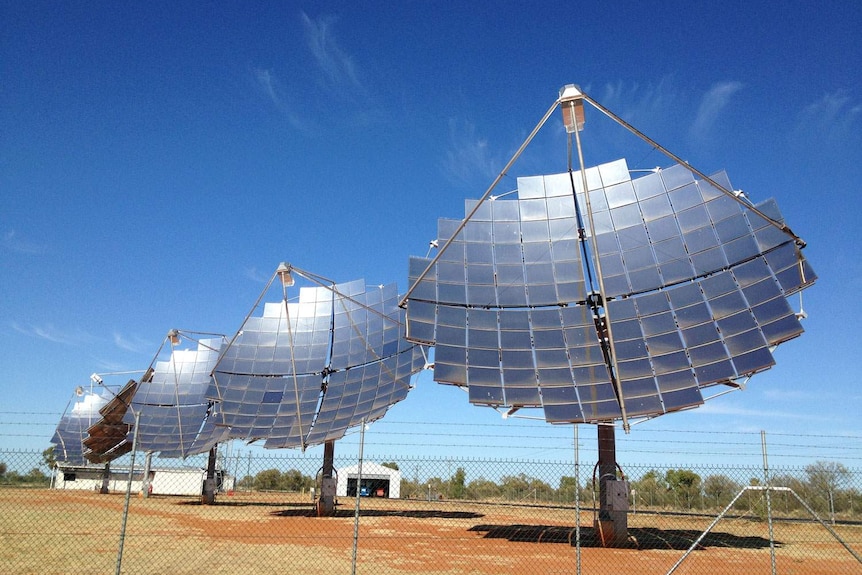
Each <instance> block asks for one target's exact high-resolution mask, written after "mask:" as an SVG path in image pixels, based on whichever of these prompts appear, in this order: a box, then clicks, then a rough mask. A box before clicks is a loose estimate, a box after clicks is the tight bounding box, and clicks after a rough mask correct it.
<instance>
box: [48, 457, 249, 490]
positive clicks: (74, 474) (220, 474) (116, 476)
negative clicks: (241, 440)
mask: <svg viewBox="0 0 862 575" xmlns="http://www.w3.org/2000/svg"><path fill="white" fill-rule="evenodd" d="M143 475H144V473H143V469H136V470H135V473H134V474H133V476H132V492H139V491H141V489H142V488H143V487H142V484H143V481H142V480H143ZM128 478H129V470H128V468H125V469H122V468H117V469H114V468H111V469H110V471H109V476H108V490H109V491H112V492H122V491H125V490H126V483H127V482H128ZM205 479H206V470H205V469H201V468H199V467H173V468H154V469H150V486H151V490H150V493H152V494H154V495H200V494H201V492H202V491H203V483H204V480H205ZM103 482H104V467H95V466H71V465H68V466H67V465H63V464H60V465H59V466H58V467H57V471H56V476H55V479H54V488H55V489H78V490H81V489H83V490H87V491H98V490H99V489H100V488H101V486H102V484H103ZM216 484H217V485H219V488H220V491H232V490H233V489H234V478H233V476H229V475H227V474H226V473H225V472H224V471H221V470H217V471H216Z"/></svg>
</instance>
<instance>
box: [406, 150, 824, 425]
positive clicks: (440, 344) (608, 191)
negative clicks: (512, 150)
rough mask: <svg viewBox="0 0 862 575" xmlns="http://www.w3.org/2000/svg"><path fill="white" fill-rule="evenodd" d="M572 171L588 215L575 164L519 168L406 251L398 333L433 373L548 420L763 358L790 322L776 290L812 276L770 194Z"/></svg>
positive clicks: (719, 377) (635, 409)
mask: <svg viewBox="0 0 862 575" xmlns="http://www.w3.org/2000/svg"><path fill="white" fill-rule="evenodd" d="M585 176H586V178H585V179H586V182H587V188H588V191H589V206H590V207H591V213H592V218H591V220H590V219H589V218H586V216H584V215H583V214H587V202H586V197H585V194H584V190H583V184H582V183H581V182H582V181H583V178H582V174H581V172H580V171H575V172H573V173H569V172H565V173H561V174H552V175H545V176H535V177H525V178H519V179H518V184H517V188H518V189H517V192H518V194H517V199H502V198H497V199H493V198H492V200H490V201H485V202H482V203H481V204H479V205H478V206H477V202H475V201H468V202H467V205H466V213H467V214H471V213H472V217H470V218H469V219H468V220H466V221H465V222H463V227H462V228H461V229H460V231H458V230H459V226H460V225H462V221H460V220H448V219H440V220H439V223H438V238H437V241H438V244H439V245H440V246H445V248H446V249H445V250H441V252H440V253H439V254H438V258H437V261H436V263H434V262H433V260H431V259H429V258H420V257H414V258H411V260H410V285H411V291H410V292H408V297H407V299H406V308H407V328H408V330H407V337H408V339H409V340H411V341H415V342H421V343H424V344H429V345H434V346H435V353H434V379H435V380H436V381H438V382H441V383H447V384H452V385H457V386H461V387H465V388H467V389H468V390H469V398H470V401H471V402H472V403H474V404H480V405H487V406H492V407H495V408H499V409H501V410H505V409H508V410H509V411H510V412H513V411H516V410H518V409H521V408H540V409H541V410H543V415H544V417H545V419H546V420H547V421H549V422H553V423H580V422H599V421H612V420H615V419H618V418H621V417H623V418H624V415H623V414H624V412H623V408H624V409H625V411H626V412H627V413H628V416H630V417H652V416H656V415H661V414H664V413H668V412H672V411H676V410H680V409H684V408H688V407H693V406H697V405H699V404H701V403H702V402H703V395H702V390H703V389H704V388H707V387H709V386H714V385H719V384H727V385H736V382H738V381H740V380H741V379H743V378H746V377H748V376H750V375H752V374H754V373H756V372H759V371H762V370H765V369H768V368H769V367H770V366H772V365H773V364H774V363H775V361H774V359H773V356H772V349H773V347H774V346H776V345H777V344H780V343H782V342H784V341H787V340H789V339H791V338H794V337H796V336H798V335H799V334H801V333H802V326H801V325H800V323H799V319H798V318H797V315H796V314H795V313H794V310H793V309H791V307H790V305H789V303H788V301H787V298H788V296H790V295H792V294H794V293H796V292H798V291H799V290H801V289H803V288H805V287H807V286H808V285H810V284H812V283H813V282H814V280H815V275H814V272H813V270H812V269H811V268H810V267H809V265H808V263H807V262H806V260H805V259H804V257H803V256H802V253H801V251H800V247H799V245H798V244H797V242H796V241H795V240H794V238H793V237H792V236H790V235H788V234H785V233H784V232H783V231H782V230H781V229H779V228H778V227H776V226H775V225H774V224H775V222H782V217H781V214H780V213H779V211H778V207H777V206H776V204H775V203H774V202H773V201H771V200H769V201H766V202H764V203H762V204H760V205H758V206H756V209H754V210H752V209H750V208H748V207H747V206H750V204H747V203H746V201H745V200H743V201H742V202H740V201H738V200H737V199H735V198H734V197H731V196H729V195H728V194H727V193H725V192H724V191H722V190H720V189H718V188H716V187H715V186H713V185H712V184H711V183H709V182H708V181H706V180H703V179H696V178H695V176H694V175H693V174H692V172H691V171H690V170H689V169H688V168H686V167H685V166H683V165H680V164H675V165H673V166H671V167H669V168H667V169H664V170H659V171H657V172H655V173H651V174H649V175H646V176H643V177H639V178H636V179H632V178H631V176H630V172H629V169H628V167H627V164H626V162H625V161H624V160H618V161H615V162H611V163H607V164H603V165H600V166H597V167H592V168H588V169H587V170H586V174H585ZM711 179H712V180H713V181H715V182H716V183H718V184H719V185H721V186H722V187H724V188H726V189H727V190H732V189H733V188H732V187H731V186H730V182H729V181H728V179H727V176H726V175H725V174H724V173H719V174H716V175H714V176H711ZM573 190H574V192H575V193H574V194H573ZM573 196H574V197H576V198H577V202H578V210H577V211H576V207H575V202H574V201H573ZM474 209H475V212H474ZM760 214H763V215H766V216H767V217H768V218H771V219H772V220H774V221H773V222H770V221H769V220H767V219H765V218H764V217H761V215H760ZM590 221H592V222H593V226H594V228H595V229H592V228H591V226H590V223H589V222H590ZM581 229H582V230H583V235H582V238H581V239H583V240H584V241H583V242H582V241H581V239H579V235H580V234H579V230H581ZM456 231H458V233H457V234H456V235H455V232H456ZM453 235H454V237H453ZM449 240H451V241H449ZM447 242H448V244H447ZM594 252H597V253H594ZM596 257H597V258H598V261H595V258H596ZM585 263H586V264H588V265H585ZM432 264H433V265H432ZM429 266H430V267H429ZM597 269H600V270H601V277H600V278H599V277H589V275H590V274H592V273H595V272H594V271H591V270H597ZM426 270H427V273H425V272H426ZM420 278H421V279H420ZM417 280H418V281H417ZM599 281H601V284H602V285H603V293H604V297H603V298H602V297H601V296H600V295H599V293H598V291H597V290H596V289H595V288H590V286H591V285H593V286H595V285H597V283H598V282H599ZM609 343H610V345H608V344H609Z"/></svg>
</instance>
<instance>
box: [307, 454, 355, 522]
mask: <svg viewBox="0 0 862 575" xmlns="http://www.w3.org/2000/svg"><path fill="white" fill-rule="evenodd" d="M334 470H335V442H334V441H327V442H326V443H324V444H323V467H322V468H321V474H320V475H321V480H320V483H321V485H320V497H319V498H318V500H317V516H318V517H326V516H329V515H332V514H334V513H335V488H336V479H335V477H334ZM357 489H359V487H358V486H357Z"/></svg>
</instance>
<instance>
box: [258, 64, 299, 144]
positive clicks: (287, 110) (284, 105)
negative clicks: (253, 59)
mask: <svg viewBox="0 0 862 575" xmlns="http://www.w3.org/2000/svg"><path fill="white" fill-rule="evenodd" d="M252 72H253V74H254V82H255V85H256V87H257V90H258V92H259V93H260V94H261V95H262V96H263V98H264V99H266V101H267V102H268V103H269V104H271V105H272V106H273V107H275V109H276V110H278V111H279V112H280V113H281V114H283V115H284V117H285V118H287V121H288V122H289V123H290V125H291V126H293V127H294V128H296V129H297V130H301V131H304V132H308V131H310V126H309V122H308V121H307V120H305V119H303V117H304V116H303V115H302V114H300V113H298V112H297V110H296V109H295V108H296V106H295V105H293V103H292V101H293V100H292V99H291V98H290V97H289V94H288V90H287V87H286V86H285V85H284V84H283V83H282V82H281V80H280V78H279V77H278V76H277V75H276V73H275V72H274V71H273V70H270V69H268V68H255V69H254V70H253V71H252Z"/></svg>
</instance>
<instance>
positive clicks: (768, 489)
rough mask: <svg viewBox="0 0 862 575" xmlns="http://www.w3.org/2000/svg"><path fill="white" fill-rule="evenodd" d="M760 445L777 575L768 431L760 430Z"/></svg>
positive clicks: (770, 534)
mask: <svg viewBox="0 0 862 575" xmlns="http://www.w3.org/2000/svg"><path fill="white" fill-rule="evenodd" d="M760 447H761V450H762V451H763V483H764V486H765V487H766V521H767V523H768V524H769V557H770V560H771V561H772V575H775V570H776V565H775V534H774V532H773V527H772V497H771V495H770V494H771V492H772V488H771V487H772V486H771V485H770V484H769V461H768V460H767V458H766V431H764V430H760Z"/></svg>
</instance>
